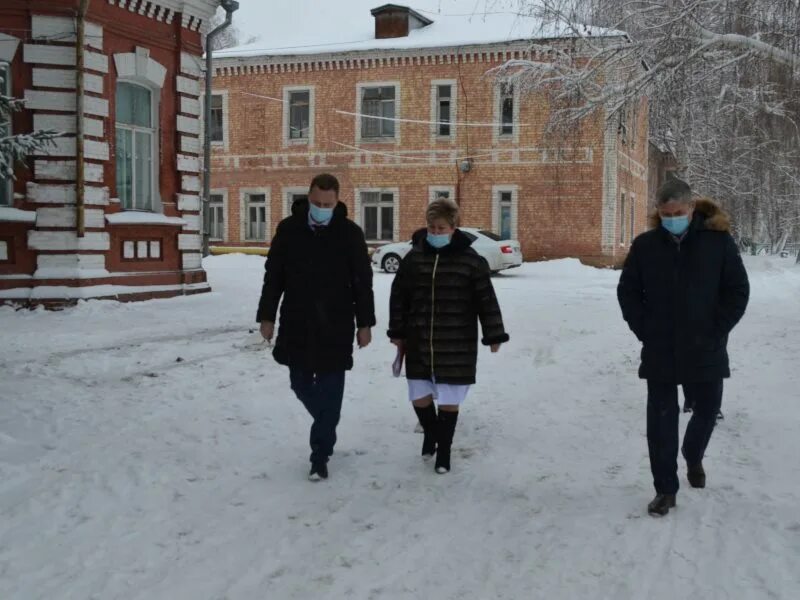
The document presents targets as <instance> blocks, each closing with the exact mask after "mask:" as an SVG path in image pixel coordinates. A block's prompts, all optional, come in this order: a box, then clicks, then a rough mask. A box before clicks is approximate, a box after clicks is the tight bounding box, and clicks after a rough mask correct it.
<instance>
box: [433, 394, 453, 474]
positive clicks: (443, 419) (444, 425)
mask: <svg viewBox="0 0 800 600" xmlns="http://www.w3.org/2000/svg"><path fill="white" fill-rule="evenodd" d="M457 422H458V413H457V412H449V411H444V410H439V418H438V420H437V422H436V472H437V473H439V474H440V475H441V474H444V473H449V472H450V447H451V446H452V444H453V434H454V433H455V431H456V423H457Z"/></svg>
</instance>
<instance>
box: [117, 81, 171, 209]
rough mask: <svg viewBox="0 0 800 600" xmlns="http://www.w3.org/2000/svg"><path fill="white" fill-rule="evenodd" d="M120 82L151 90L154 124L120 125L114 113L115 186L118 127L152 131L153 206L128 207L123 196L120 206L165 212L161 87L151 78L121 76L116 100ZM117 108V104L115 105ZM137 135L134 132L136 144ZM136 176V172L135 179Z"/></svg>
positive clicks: (152, 120) (152, 119)
mask: <svg viewBox="0 0 800 600" xmlns="http://www.w3.org/2000/svg"><path fill="white" fill-rule="evenodd" d="M120 83H128V84H131V85H137V86H139V87H143V88H145V89H146V90H148V91H149V92H150V119H151V123H152V124H153V125H152V127H139V126H136V125H127V124H125V125H120V124H119V123H117V116H116V114H115V115H114V155H115V159H114V171H115V177H114V186H115V188H116V168H117V162H116V153H117V147H116V144H117V129H118V128H119V127H120V126H121V127H122V129H125V130H128V131H133V132H136V131H147V132H148V133H151V135H152V138H151V148H150V152H151V154H150V158H151V163H150V165H151V173H150V185H151V186H152V190H151V198H152V206H151V207H150V208H149V209H147V208H126V207H125V206H124V205H123V203H122V198H120V206H121V207H122V210H130V211H137V212H154V213H161V212H163V203H162V202H161V184H160V177H159V175H160V173H159V172H160V170H161V169H160V168H159V166H160V163H161V161H160V156H161V147H160V145H159V140H160V139H161V137H160V136H161V132H160V131H159V124H160V122H161V113H160V108H161V88H159V87H157V86H156V85H154V84H153V82H152V81H150V80H149V79H145V78H143V77H120V78H118V79H117V81H116V84H115V86H114V100H115V102H116V97H117V90H118V86H119V84H120ZM115 110H116V105H115ZM135 140H136V136H135V134H134V144H135ZM135 179H136V176H135V174H134V181H135ZM116 192H117V197H119V190H116Z"/></svg>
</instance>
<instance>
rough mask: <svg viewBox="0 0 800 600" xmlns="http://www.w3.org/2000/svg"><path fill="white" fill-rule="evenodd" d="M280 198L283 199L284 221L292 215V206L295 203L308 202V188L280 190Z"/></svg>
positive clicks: (297, 186) (297, 187)
mask: <svg viewBox="0 0 800 600" xmlns="http://www.w3.org/2000/svg"><path fill="white" fill-rule="evenodd" d="M281 197H282V198H283V218H284V219H285V218H286V217H288V216H289V215H291V214H292V206H293V205H294V203H295V202H297V201H298V200H308V186H307V185H294V186H289V187H284V188H281Z"/></svg>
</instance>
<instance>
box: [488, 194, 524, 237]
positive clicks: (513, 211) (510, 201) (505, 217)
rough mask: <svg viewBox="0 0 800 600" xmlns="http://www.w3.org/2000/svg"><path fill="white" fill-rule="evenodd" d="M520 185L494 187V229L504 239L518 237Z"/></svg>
mask: <svg viewBox="0 0 800 600" xmlns="http://www.w3.org/2000/svg"><path fill="white" fill-rule="evenodd" d="M518 194H519V191H518V186H516V185H500V186H493V187H492V231H494V233H495V234H496V235H498V236H500V239H503V240H513V239H516V238H517V205H518V203H519V201H518Z"/></svg>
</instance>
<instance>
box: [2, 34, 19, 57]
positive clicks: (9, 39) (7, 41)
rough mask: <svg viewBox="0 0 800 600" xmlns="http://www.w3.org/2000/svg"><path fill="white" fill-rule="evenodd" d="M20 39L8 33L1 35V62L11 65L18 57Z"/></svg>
mask: <svg viewBox="0 0 800 600" xmlns="http://www.w3.org/2000/svg"><path fill="white" fill-rule="evenodd" d="M17 48H19V38H16V37H14V36H13V35H8V34H7V33H0V60H1V61H3V62H7V63H9V64H11V63H12V62H14V57H15V56H16V55H17Z"/></svg>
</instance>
